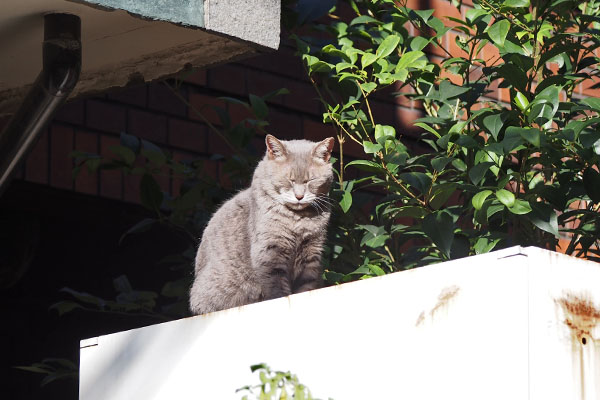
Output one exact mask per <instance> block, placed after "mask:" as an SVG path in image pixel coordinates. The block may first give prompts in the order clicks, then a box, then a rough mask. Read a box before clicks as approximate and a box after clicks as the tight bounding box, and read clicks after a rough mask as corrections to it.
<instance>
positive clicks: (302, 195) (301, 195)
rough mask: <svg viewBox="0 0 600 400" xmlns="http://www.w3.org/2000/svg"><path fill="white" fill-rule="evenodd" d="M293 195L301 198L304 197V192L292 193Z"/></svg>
mask: <svg viewBox="0 0 600 400" xmlns="http://www.w3.org/2000/svg"><path fill="white" fill-rule="evenodd" d="M294 195H295V196H296V199H298V200H302V199H303V198H304V193H294Z"/></svg>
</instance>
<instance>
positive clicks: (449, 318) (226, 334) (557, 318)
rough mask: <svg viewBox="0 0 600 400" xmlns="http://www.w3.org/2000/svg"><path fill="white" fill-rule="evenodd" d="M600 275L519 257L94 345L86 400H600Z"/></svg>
mask: <svg viewBox="0 0 600 400" xmlns="http://www.w3.org/2000/svg"><path fill="white" fill-rule="evenodd" d="M598 307H600V265H598V264H596V263H593V262H588V261H583V260H579V259H575V258H572V257H567V256H564V255H561V254H557V253H553V252H549V251H546V250H541V249H537V248H520V247H515V248H511V249H506V250H503V251H499V252H494V253H490V254H485V255H480V256H475V257H469V258H466V259H461V260H456V261H450V262H446V263H442V264H438V265H434V266H429V267H423V268H419V269H416V270H410V271H406V272H400V273H395V274H391V275H387V276H383V277H378V278H372V279H368V280H364V281H360V282H354V283H349V284H345V285H341V286H336V287H330V288H325V289H321V290H315V291H312V292H307V293H302V294H298V295H293V296H290V297H288V298H282V299H277V300H272V301H266V302H263V303H258V304H253V305H249V306H245V307H240V308H236V309H230V310H225V311H221V312H217V313H212V314H208V315H205V316H198V317H194V318H187V319H182V320H178V321H173V322H168V323H164V324H159V325H154V326H149V327H145V328H141V329H135V330H131V331H126V332H119V333H115V334H112V335H106V336H100V337H98V338H94V339H93V340H85V341H82V346H81V347H82V348H81V358H80V368H81V370H80V399H81V400H95V399H103V400H116V399H123V400H125V399H133V398H136V399H238V398H239V396H238V395H236V394H235V390H236V389H237V388H240V387H242V386H245V385H248V384H256V383H257V382H258V377H257V376H253V375H252V374H251V372H250V370H249V366H250V365H252V364H256V363H260V362H265V363H267V364H269V365H270V366H271V367H272V368H273V369H276V370H291V371H292V372H293V373H295V374H297V375H298V376H299V378H300V380H301V381H302V382H303V383H305V384H306V385H307V386H308V387H309V388H310V389H311V391H312V393H313V395H314V396H317V397H319V398H328V397H332V398H334V399H337V400H351V399H360V400H364V399H390V398H393V399H411V400H412V399H424V400H425V399H461V400H462V399H473V400H480V399H499V400H500V399H502V400H505V399H529V400H547V399H578V400H579V399H586V400H587V399H598V398H600V328H599V327H598V325H599V323H600V311H599V308H598Z"/></svg>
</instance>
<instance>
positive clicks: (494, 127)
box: [483, 114, 504, 140]
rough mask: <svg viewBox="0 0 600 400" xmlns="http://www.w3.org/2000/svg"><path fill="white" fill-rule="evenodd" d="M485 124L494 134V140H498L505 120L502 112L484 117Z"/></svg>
mask: <svg viewBox="0 0 600 400" xmlns="http://www.w3.org/2000/svg"><path fill="white" fill-rule="evenodd" d="M483 126H485V128H486V129H487V130H488V132H489V133H490V134H491V135H492V137H493V138H494V140H498V133H499V132H500V130H501V129H502V127H503V126H504V121H503V120H502V114H492V115H488V116H486V117H484V118H483Z"/></svg>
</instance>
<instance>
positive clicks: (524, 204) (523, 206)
mask: <svg viewBox="0 0 600 400" xmlns="http://www.w3.org/2000/svg"><path fill="white" fill-rule="evenodd" d="M508 211H510V212H511V213H513V214H517V215H523V214H529V213H530V212H531V206H530V205H529V202H528V201H525V200H521V199H516V200H515V204H513V206H512V207H508Z"/></svg>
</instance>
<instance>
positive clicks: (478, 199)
mask: <svg viewBox="0 0 600 400" xmlns="http://www.w3.org/2000/svg"><path fill="white" fill-rule="evenodd" d="M492 193H493V192H492V191H491V190H482V191H481V192H479V193H477V194H476V195H475V196H473V198H472V199H471V203H472V204H473V207H475V209H476V210H481V208H482V207H483V202H484V201H485V199H487V198H488V196H489V195H490V194H492Z"/></svg>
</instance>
